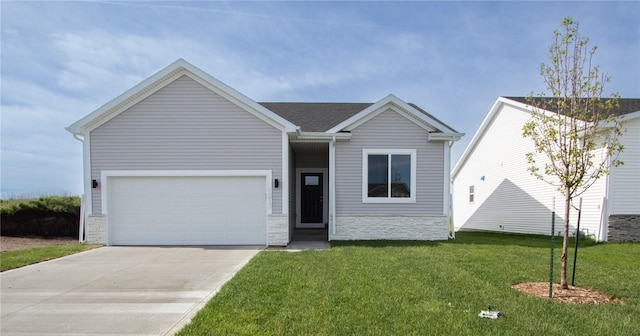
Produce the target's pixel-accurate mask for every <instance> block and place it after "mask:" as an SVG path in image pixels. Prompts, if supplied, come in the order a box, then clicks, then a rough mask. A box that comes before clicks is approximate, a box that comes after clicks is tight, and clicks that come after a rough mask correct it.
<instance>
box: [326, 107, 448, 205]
mask: <svg viewBox="0 0 640 336" xmlns="http://www.w3.org/2000/svg"><path fill="white" fill-rule="evenodd" d="M351 133H352V135H351V140H350V141H348V142H338V143H337V144H336V214H337V215H442V207H443V204H442V201H443V192H444V191H443V189H444V143H443V142H427V131H425V130H424V129H423V128H421V127H419V126H418V125H416V124H415V123H413V122H411V121H409V120H408V119H406V118H404V117H403V116H401V115H399V114H398V113H396V112H394V111H393V110H387V111H385V112H382V113H380V114H379V115H377V116H375V117H374V118H372V119H371V120H369V121H367V122H366V123H364V124H362V125H360V126H359V127H357V128H355V129H354V130H352V132H351ZM363 149H416V152H417V157H416V167H417V172H416V180H417V185H416V203H394V204H380V203H362V150H363Z"/></svg>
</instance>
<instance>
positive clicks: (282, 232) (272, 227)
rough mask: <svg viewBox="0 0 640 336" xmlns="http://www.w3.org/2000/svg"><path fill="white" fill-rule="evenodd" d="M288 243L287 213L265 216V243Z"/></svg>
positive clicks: (285, 244)
mask: <svg viewBox="0 0 640 336" xmlns="http://www.w3.org/2000/svg"><path fill="white" fill-rule="evenodd" d="M287 244H289V217H288V215H280V214H277V215H274V214H272V215H269V216H267V245H269V246H287Z"/></svg>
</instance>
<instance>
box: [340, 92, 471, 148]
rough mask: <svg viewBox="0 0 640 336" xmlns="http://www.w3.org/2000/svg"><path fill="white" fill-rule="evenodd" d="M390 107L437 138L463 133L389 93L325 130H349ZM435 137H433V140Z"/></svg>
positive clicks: (459, 136)
mask: <svg viewBox="0 0 640 336" xmlns="http://www.w3.org/2000/svg"><path fill="white" fill-rule="evenodd" d="M387 109H392V110H394V111H395V112H397V113H398V114H400V115H402V116H404V117H405V118H407V119H409V120H410V121H412V122H414V123H415V124H417V125H418V126H420V127H422V128H424V129H425V130H427V131H428V132H429V134H430V135H431V134H438V137H437V139H438V140H454V141H455V140H459V139H460V138H461V137H462V136H463V135H464V134H463V133H458V132H457V131H456V130H454V129H453V128H451V127H449V126H447V125H446V124H444V123H442V122H441V121H440V120H438V119H436V118H435V117H433V116H432V115H430V114H428V113H427V112H425V111H424V110H422V109H419V108H417V106H415V105H410V104H407V103H405V102H404V101H403V100H402V99H400V98H398V97H396V96H394V95H392V94H390V95H387V96H386V97H384V98H382V99H380V100H379V101H377V102H376V103H374V104H372V105H370V106H369V107H367V108H366V109H364V110H362V111H360V112H358V113H357V114H354V115H353V116H351V117H350V118H348V119H346V120H344V121H342V122H341V123H339V124H338V125H336V126H334V127H333V128H331V129H329V130H328V131H327V132H329V133H335V132H341V131H351V130H352V129H354V128H356V127H358V126H360V125H362V124H363V123H365V122H367V121H368V120H369V119H371V118H373V117H375V116H376V115H378V114H380V113H382V112H384V111H386V110H387ZM435 139H436V137H435V136H434V137H433V140H435Z"/></svg>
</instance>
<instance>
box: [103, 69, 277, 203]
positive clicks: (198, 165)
mask: <svg viewBox="0 0 640 336" xmlns="http://www.w3.org/2000/svg"><path fill="white" fill-rule="evenodd" d="M102 170H271V171H272V174H273V178H274V179H282V132H281V131H280V130H278V129H276V128H275V127H273V126H271V125H269V124H267V123H266V122H265V121H263V120H260V119H259V118H258V117H256V116H254V115H252V114H251V113H249V112H247V111H245V110H243V109H242V108H240V107H238V106H237V105H235V104H233V103H232V102H230V101H228V100H226V99H224V98H223V97H222V96H220V95H218V94H216V93H214V92H213V91H211V90H209V89H207V88H206V87H204V86H202V85H200V84H199V83H197V82H196V81H194V80H192V79H191V78H189V77H187V76H182V77H180V78H178V79H177V80H175V81H174V82H172V83H170V84H168V85H167V86H166V87H164V88H162V89H160V90H159V91H157V92H156V93H154V94H153V95H151V96H149V97H147V98H146V99H144V100H142V101H141V102H139V103H137V104H136V105H134V106H132V107H130V108H129V109H128V110H126V111H124V112H122V113H121V114H119V115H118V116H116V117H115V118H113V119H111V120H109V121H108V122H107V123H105V124H103V125H101V126H100V127H98V128H96V129H95V130H93V131H92V132H91V178H92V179H96V180H100V172H101V171H102ZM92 201H93V203H92V205H93V213H101V212H102V207H101V201H102V200H101V195H100V189H99V188H97V189H93V193H92ZM272 210H273V213H274V214H278V213H282V189H281V188H278V189H273V203H272Z"/></svg>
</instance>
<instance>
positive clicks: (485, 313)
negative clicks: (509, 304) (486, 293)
mask: <svg viewBox="0 0 640 336" xmlns="http://www.w3.org/2000/svg"><path fill="white" fill-rule="evenodd" d="M500 315H501V314H500V312H499V311H493V310H491V304H488V305H487V310H481V311H480V314H478V317H484V318H490V319H493V320H495V319H497V318H498V317H500Z"/></svg>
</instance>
